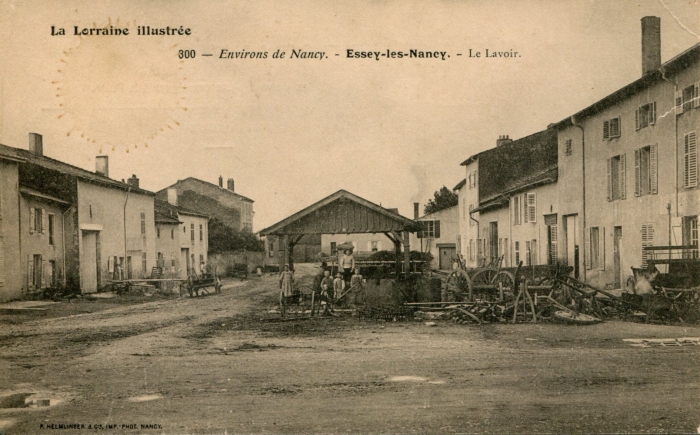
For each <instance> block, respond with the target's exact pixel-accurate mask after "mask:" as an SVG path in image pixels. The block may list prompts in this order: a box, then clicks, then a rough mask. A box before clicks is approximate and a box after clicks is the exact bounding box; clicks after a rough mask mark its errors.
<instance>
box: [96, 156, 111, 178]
mask: <svg viewBox="0 0 700 435" xmlns="http://www.w3.org/2000/svg"><path fill="white" fill-rule="evenodd" d="M95 173H96V174H99V175H104V176H105V177H109V156H97V157H95Z"/></svg>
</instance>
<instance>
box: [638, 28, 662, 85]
mask: <svg viewBox="0 0 700 435" xmlns="http://www.w3.org/2000/svg"><path fill="white" fill-rule="evenodd" d="M660 67H661V18H659V17H644V18H642V76H645V75H647V74H649V73H651V72H654V71H656V70H658V69H659V68H660Z"/></svg>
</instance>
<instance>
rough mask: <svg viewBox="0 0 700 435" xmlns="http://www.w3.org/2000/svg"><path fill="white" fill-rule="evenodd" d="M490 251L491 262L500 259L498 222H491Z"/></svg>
mask: <svg viewBox="0 0 700 435" xmlns="http://www.w3.org/2000/svg"><path fill="white" fill-rule="evenodd" d="M489 249H490V251H491V252H490V257H491V261H494V260H495V259H497V258H498V255H499V252H498V222H489Z"/></svg>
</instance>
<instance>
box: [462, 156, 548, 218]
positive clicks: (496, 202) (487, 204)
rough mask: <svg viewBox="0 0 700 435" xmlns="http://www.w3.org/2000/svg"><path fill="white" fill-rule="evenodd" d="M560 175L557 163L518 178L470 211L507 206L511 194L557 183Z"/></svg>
mask: <svg viewBox="0 0 700 435" xmlns="http://www.w3.org/2000/svg"><path fill="white" fill-rule="evenodd" d="M558 177H559V170H558V168H557V165H553V166H550V167H549V168H545V169H543V170H541V171H539V172H537V173H535V174H531V175H530V176H528V177H524V178H521V179H519V180H516V181H515V182H514V183H512V184H511V185H509V186H508V187H506V188H505V189H504V190H503V192H501V193H499V194H498V195H497V196H494V197H492V198H490V199H488V200H486V201H484V202H482V203H480V205H479V207H476V208H474V209H472V210H471V211H470V213H476V212H479V211H484V210H488V209H491V208H494V207H503V206H507V205H508V202H509V196H510V195H515V194H518V193H520V192H523V191H525V190H529V189H533V188H535V187H538V186H543V185H545V184H551V183H556V181H557V179H558Z"/></svg>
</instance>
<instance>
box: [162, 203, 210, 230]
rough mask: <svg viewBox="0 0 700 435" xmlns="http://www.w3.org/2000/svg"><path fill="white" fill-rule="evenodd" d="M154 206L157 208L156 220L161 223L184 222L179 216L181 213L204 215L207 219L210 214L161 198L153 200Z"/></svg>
mask: <svg viewBox="0 0 700 435" xmlns="http://www.w3.org/2000/svg"><path fill="white" fill-rule="evenodd" d="M153 207H154V209H155V220H156V222H160V223H171V224H180V223H182V222H181V221H180V218H179V215H181V214H183V215H187V216H197V217H203V218H206V219H208V218H209V216H207V215H205V214H202V213H199V212H197V211H194V210H190V209H188V208H185V207H182V206H179V205H172V204H170V203H169V202H167V201H162V200H160V199H155V200H154V201H153Z"/></svg>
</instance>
